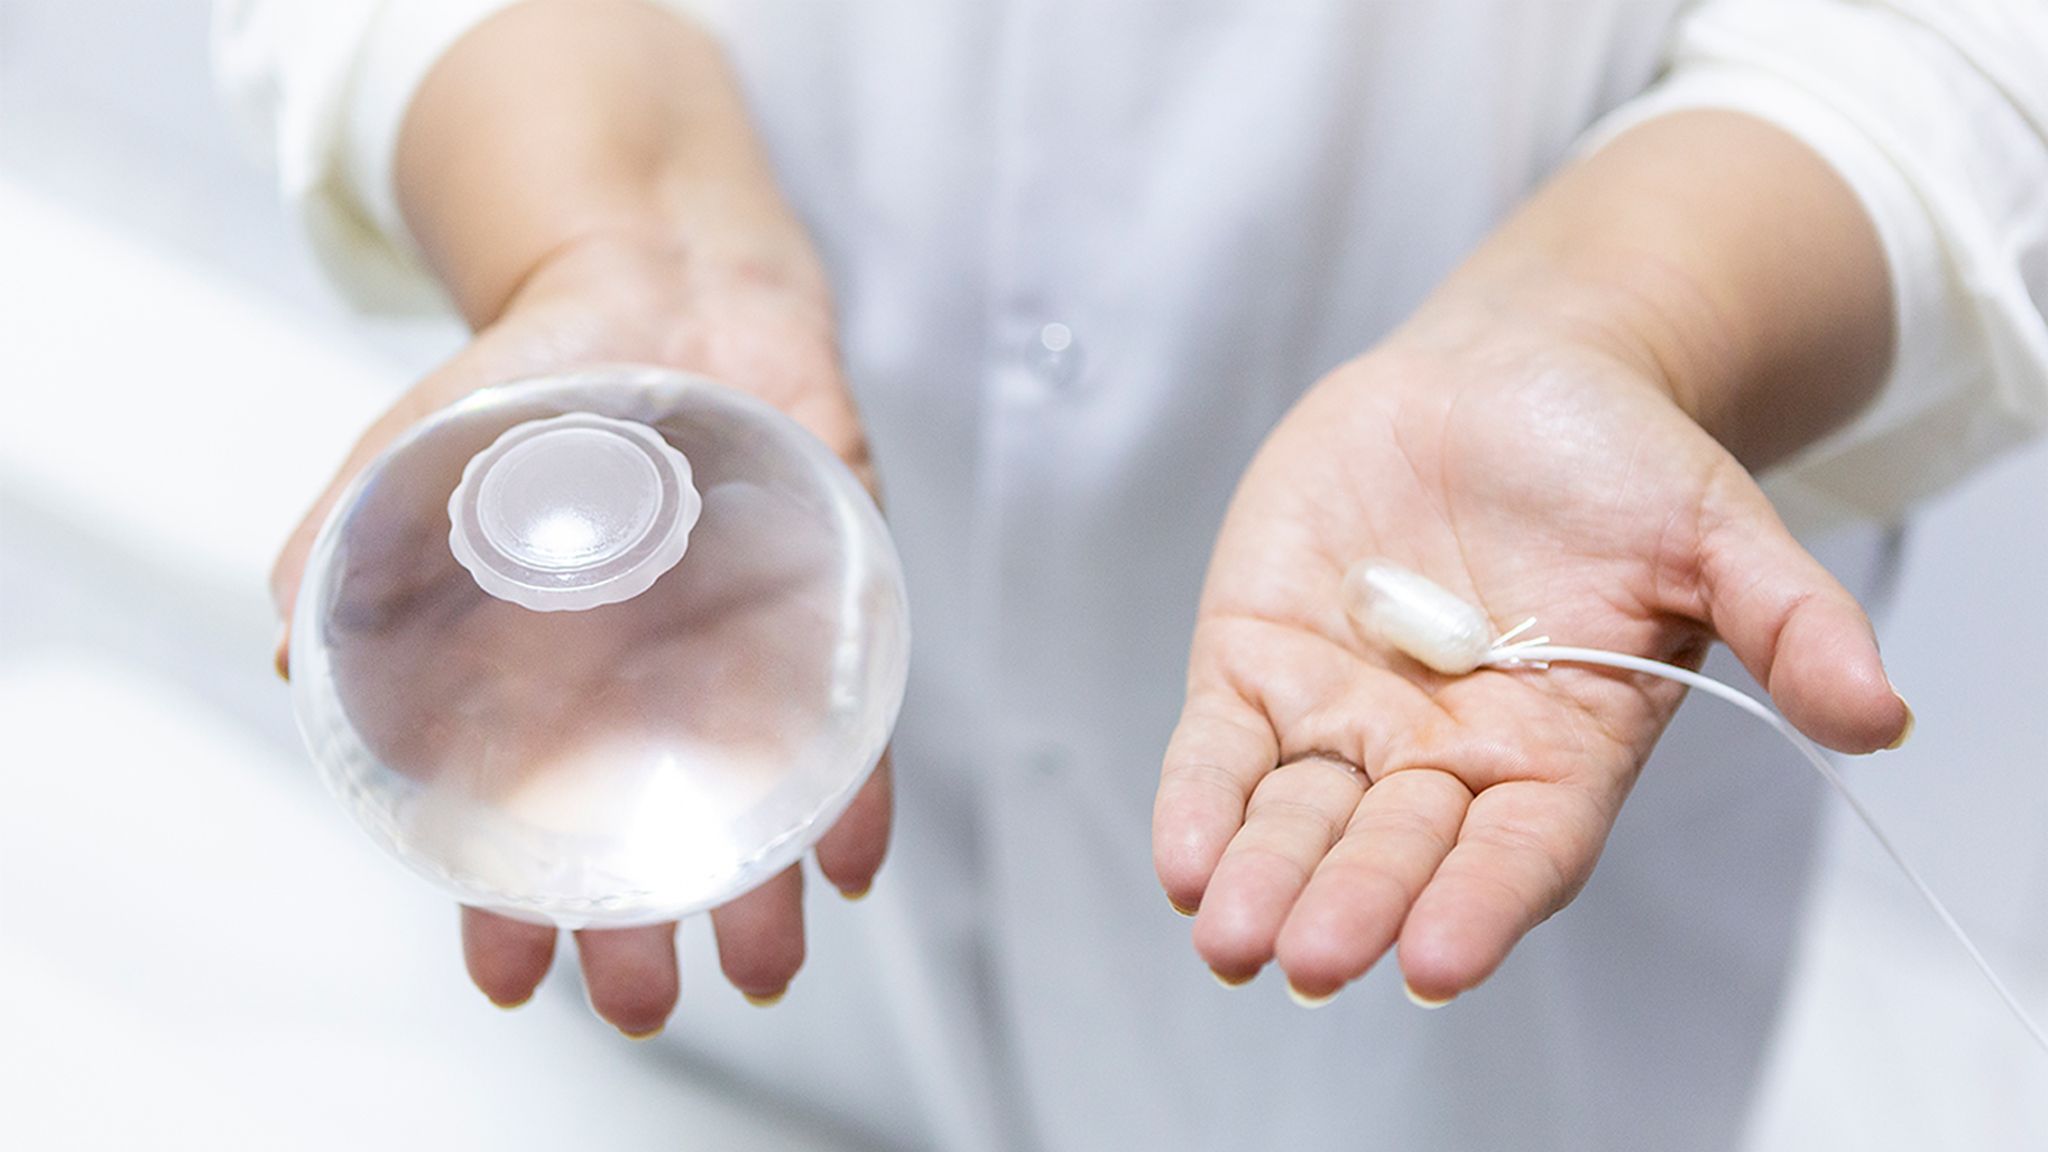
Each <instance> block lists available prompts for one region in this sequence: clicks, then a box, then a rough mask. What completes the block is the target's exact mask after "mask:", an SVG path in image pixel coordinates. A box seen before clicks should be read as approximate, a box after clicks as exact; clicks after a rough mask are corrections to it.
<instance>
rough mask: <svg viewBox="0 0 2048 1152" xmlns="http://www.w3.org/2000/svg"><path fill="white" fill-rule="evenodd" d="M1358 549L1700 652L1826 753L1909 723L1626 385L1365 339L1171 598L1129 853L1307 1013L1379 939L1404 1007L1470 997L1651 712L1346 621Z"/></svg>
mask: <svg viewBox="0 0 2048 1152" xmlns="http://www.w3.org/2000/svg"><path fill="white" fill-rule="evenodd" d="M1373 557H1378V558H1383V559H1387V560H1391V561H1393V562H1394V563H1397V564H1400V565H1403V566H1405V567H1408V568H1411V569H1413V570H1415V571H1417V572H1420V573H1423V574H1425V575H1427V576H1428V577H1430V578H1431V579H1433V580H1435V581H1436V582H1438V583H1440V584H1442V585H1444V586H1445V587H1447V588H1449V589H1451V590H1452V591H1454V592H1456V593H1457V594H1459V595H1460V596H1462V597H1465V598H1467V599H1469V600H1471V601H1472V602H1474V603H1476V604H1478V605H1480V606H1482V607H1483V608H1484V609H1485V611H1486V613H1487V614H1488V616H1489V617H1491V619H1492V620H1493V622H1494V624H1495V626H1496V627H1497V628H1502V629H1505V628H1507V627H1509V626H1512V625H1514V624H1516V623H1518V622H1520V621H1521V620H1523V619H1524V618H1526V617H1530V616H1534V617H1536V618H1538V620H1539V622H1540V625H1541V630H1542V631H1543V632H1546V633H1548V634H1549V635H1550V636H1551V637H1553V638H1554V639H1555V640H1557V641H1558V642H1560V643H1566V644H1579V645H1590V646H1597V647H1606V648H1612V649H1616V650H1619V651H1624V652H1632V653H1636V654H1640V655H1645V656H1651V657H1655V658H1658V659H1663V660H1669V661H1674V662H1680V663H1687V664H1696V663H1697V662H1698V661H1699V660H1700V658H1701V657H1702V656H1703V655H1704V652H1705V649H1706V646H1707V644H1708V642H1709V641H1710V640H1711V639H1712V638H1713V637H1714V636H1715V635H1718V636H1719V637H1721V638H1722V639H1723V640H1725V641H1726V642H1727V643H1728V644H1729V645H1730V647H1731V648H1733V649H1734V651H1735V653H1736V654H1737V656H1738V657H1740V658H1741V659H1742V660H1743V662H1744V663H1745V664H1746V665H1747V666H1748V668H1749V669H1750V670H1751V672H1752V673H1753V674H1754V675H1755V676H1756V677H1757V679H1758V681H1759V682H1760V683H1763V684H1766V685H1767V686H1768V687H1769V690H1770V692H1771V694H1772V696H1773V698H1774V699H1775V700H1776V702H1777V704H1778V705H1779V707H1780V708H1781V709H1782V710H1783V711H1784V712H1785V713H1786V715H1787V716H1788V718H1789V719H1791V720H1792V721H1793V722H1794V723H1795V724H1797V725H1798V726H1799V727H1800V728H1802V729H1804V730H1805V731H1806V732H1807V733H1808V734H1810V735H1812V736H1813V737H1814V738H1816V739H1818V740H1820V741H1821V742H1822V743H1825V744H1828V745H1830V746H1832V747H1835V748H1839V749H1843V750H1848V751H1869V750H1871V749H1874V748H1878V747H1881V746H1884V745H1886V744H1888V743H1890V742H1892V741H1893V740H1894V739H1896V738H1897V737H1898V736H1900V735H1901V733H1902V732H1903V731H1904V729H1905V727H1906V724H1907V722H1908V721H1907V715H1908V714H1907V711H1906V708H1905V705H1904V703H1903V701H1901V700H1900V699H1899V698H1898V697H1897V695H1896V694H1895V693H1894V692H1893V691H1892V689H1891V687H1890V684H1889V682H1888V681H1887V679H1886V678H1885V674H1884V671H1883V667H1882V665H1881V663H1880V661H1879V658H1878V653H1877V647H1876V643H1875V640H1874V638H1873V637H1872V634H1871V631H1870V626H1869V623H1868V621H1867V620H1866V619H1865V617H1864V615H1863V613H1862V611H1861V609H1860V608H1859V607H1858V606H1857V605H1856V603H1855V601H1854V600H1853V599H1852V598H1851V597H1850V596H1849V594H1848V593H1847V591H1846V590H1844V589H1843V588H1842V587H1841V585H1840V584H1838V583H1837V582H1836V581H1835V580H1834V579H1833V578H1832V577H1830V576H1829V575H1828V574H1827V573H1826V572H1825V571H1824V570H1823V569H1822V568H1821V567H1820V565H1819V564H1818V563H1816V562H1815V561H1814V560H1813V559H1812V558H1811V557H1810V556H1808V555H1807V554H1806V553H1805V552H1804V551H1803V550H1802V549H1801V548H1800V547H1799V545H1798V544H1797V543H1796V542H1795V541H1794V540H1793V539H1792V538H1791V536H1790V535H1789V534H1788V533H1787V532H1786V530H1785V529H1784V527H1783V525H1782V524H1781V523H1780V522H1779V520H1778V519H1777V517H1776V515H1775V514H1774V513H1773V511H1772V510H1771V507H1770V505H1769V503H1768V501H1767V500H1766V499H1765V498H1764V496H1763V494H1762V493H1761V492H1760V491H1759V490H1758V489H1757V487H1756V486H1755V484H1754V483H1753V482H1752V481H1751V479H1750V477H1749V475H1748V473H1747V472H1746V471H1745V470H1744V469H1743V467H1742V466H1741V465H1740V464H1739V463H1738V462H1737V461H1736V460H1735V459H1734V458H1733V457H1732V456H1730V455H1729V454H1728V453H1727V452H1726V451H1724V450H1723V449H1722V448H1721V446H1720V445H1719V444H1717V443H1716V442H1715V441H1714V440H1713V439H1712V438H1711V437H1710V436H1708V435H1707V434H1706V432H1704V431H1703V430H1702V429H1701V428H1700V427H1699V426H1698V425H1697V424H1695V423H1693V421H1691V420H1690V419H1689V418H1687V416H1686V415H1685V414H1684V412H1682V411H1681V410H1680V409H1679V408H1678V406H1677V405H1675V404H1674V403H1672V402H1671V400H1670V399H1668V398H1667V397H1666V396H1665V395H1664V394H1663V393H1662V392H1660V391H1659V390H1657V388H1656V387H1655V386H1654V383H1653V382H1652V381H1651V380H1649V379H1647V378H1646V377H1645V376H1644V374H1643V373H1641V372H1639V371H1637V370H1635V369H1634V368H1632V367H1630V366H1629V365H1627V364H1625V363H1624V362H1622V361H1619V360H1616V359H1613V358H1610V357H1607V356H1604V355H1601V354H1597V353H1593V352H1589V351H1584V350H1580V349H1577V348H1572V347H1568V346H1565V345H1560V344H1555V343H1549V344H1545V343H1533V344H1525V345H1523V346H1521V347H1514V346H1510V345H1508V344H1507V342H1505V341H1496V342H1493V343H1491V344H1489V345H1488V346H1486V347H1469V346H1468V347H1460V348H1454V349H1445V348H1433V349H1429V350H1420V349H1416V348H1407V349H1399V348H1391V347H1390V348H1387V349H1383V350H1381V351H1378V352H1375V353H1373V354H1371V355H1369V356H1367V357H1364V358H1362V359H1360V360H1358V361H1355V362H1353V363H1352V364H1349V365H1347V366H1345V367H1344V368H1342V369H1340V370H1339V371H1337V372H1336V373H1334V374H1332V375H1331V376H1330V377H1329V378H1327V379H1325V380H1324V381H1322V382H1321V383H1320V384H1318V385H1317V386H1316V388H1315V389H1313V390H1312V391H1311V392H1310V393H1309V394H1308V395H1307V396H1306V397H1305V398H1304V399H1303V400H1302V401H1301V403H1300V404H1299V405H1298V406H1297V407H1296V408H1295V410H1294V411H1293V412H1291V413H1290V414H1289V415H1288V416H1287V418H1286V419H1285V420H1283V421H1282V422H1281V424H1280V425H1279V426H1278V427H1277V428H1276V429H1275V430H1274V432H1273V434H1272V436H1271V437H1270V438H1269V440H1268V442H1267V443H1266V445H1265V446H1264V447H1263V448H1262V450H1261V451H1260V453H1259V455H1258V456H1257V458H1256V459H1255V460H1254V461H1253V463H1252V465H1251V467H1250V468H1249V469H1248V470H1247V472H1246V474H1245V476H1244V479H1243V481H1242V483H1241V485H1240V486H1239V489H1238V492H1237V496H1236V499H1235V500H1234V502H1233V504H1232V506H1231V510H1230V513H1229V516H1228V517H1227V519H1226V521H1225V523H1224V526H1223V530H1222V533H1221V535H1220V537H1219V539H1218V541H1217V544H1216V549H1215V554H1214V558H1213V560H1212V562H1211V566H1210V571H1209V577H1208V583H1207V586H1206V588H1205V590H1204V594H1203V598H1202V605H1201V610H1200V615H1199V619H1198V623H1197V625H1196V629H1195V636H1194V643H1193V648H1192V652H1191V656H1190V662H1189V663H1190V666H1189V671H1188V698H1187V704H1186V709H1185V711H1184V713H1183V716H1182V719H1181V722H1180V725H1179V727H1178V728H1177V729H1176V731H1175V733H1174V736H1173V739H1172V741H1171V743H1170V745H1169V747H1168V750H1167V754H1166V762H1165V767H1164V771H1163V774H1162V779H1161V784H1160V789H1159V795H1158V800H1157V805H1156V808H1155V813H1154V853H1155V858H1156V863H1157V867H1158V870H1159V874H1160V878H1161V880H1162V882H1163V883H1164V884H1165V886H1166V890H1167V894H1168V896H1169V897H1170V898H1171V899H1172V900H1173V902H1174V903H1175V904H1176V905H1178V906H1180V907H1182V908H1183V909H1191V910H1192V909H1199V912H1198V916H1197V920H1196V923H1195V932H1194V939H1195V946H1196V949H1197V950H1198V951H1199V952H1200V953H1201V955H1202V957H1203V958H1204V959H1205V960H1206V961H1207V962H1208V963H1209V965H1210V966H1211V967H1212V968H1214V969H1215V970H1216V972H1217V974H1218V975H1219V976H1220V977H1222V978H1223V979H1225V980H1227V981H1232V982H1236V981H1241V980H1244V979H1249V978H1250V977H1251V976H1252V975H1253V974H1255V973H1256V972H1257V971H1258V970H1259V969H1260V968H1261V967H1263V966H1264V965H1265V964H1266V963H1267V962H1269V961H1273V960H1276V959H1277V961H1278V963H1279V964H1280V966H1281V967H1282V968H1283V969H1284V970H1285V971H1286V974H1287V977H1288V980H1289V982H1290V984H1291V985H1292V986H1293V988H1294V989H1296V990H1297V992H1298V993H1299V994H1301V995H1303V996H1305V997H1311V998H1313V997H1321V996H1326V995H1328V994H1331V993H1334V992H1335V991H1336V990H1337V989H1339V988H1341V987H1342V986H1343V985H1344V984H1345V983H1346V982H1348V981H1350V980H1353V979H1356V978H1357V977H1359V976H1360V975H1362V974H1363V973H1364V972H1365V971H1366V970H1367V969H1368V968H1370V967H1371V966H1372V965H1373V964H1374V963H1375V962H1376V961H1377V960H1378V959H1379V958H1380V957H1381V956H1382V955H1383V954H1384V953H1385V952H1386V951H1387V950H1388V949H1389V948H1390V947H1393V946H1394V945H1395V944H1396V942H1397V941H1398V944H1399V956H1400V962H1401V966H1402V970H1403V972H1404V975H1405V977H1406V979H1407V982H1408V985H1409V987H1410V989H1411V990H1412V992H1413V993H1414V994H1415V995H1417V996H1418V997H1422V998H1425V999H1430V1000H1441V999H1447V998H1449V997H1451V996H1454V995H1456V994H1458V993H1459V992H1462V991H1464V990H1466V989H1468V988H1470V987H1472V986H1473V985H1475V984H1477V983H1479V982H1480V981H1482V980H1484V979H1485V978H1486V977H1487V976H1488V975H1489V974H1491V973H1492V972H1493V970H1494V969H1495V968H1496V967H1497V966H1498V965H1499V964H1500V962H1501V961H1502V960H1503V959H1504V958H1505V957H1506V955H1507V953H1508V951H1509V949H1510V948H1512V947H1513V945H1514V944H1515V943H1516V942H1517V941H1518V940H1519V939H1520V938H1521V937H1522V936H1523V935H1524V934H1525V933H1527V932H1528V931H1529V930H1530V929H1531V928H1533V927H1535V926H1536V925H1537V924H1538V923H1540V922H1541V921H1542V920H1543V919H1544V918H1546V917H1547V916H1549V915H1550V914H1551V913H1553V912H1555V911H1557V910H1558V909H1559V908H1560V907H1562V906H1563V905H1564V904H1565V903H1567V902H1568V901H1569V900H1570V899H1571V898H1572V896H1573V895H1574V894H1576V893H1577V891H1578V890H1579V888H1580V887H1581V885H1583V884H1584V882H1585V881H1586V878H1587V877H1588V876H1589V875H1590V873H1591V871H1592V868H1593V865H1594V862H1595V861H1596V860H1597V858H1598V856H1599V853H1600V849H1601V846H1602V845H1603V844H1604V843H1605V841H1606V837H1607V833H1608V830H1609V829H1610V828H1611V827H1612V825H1613V822H1614V820H1615V817H1616V815H1617V813H1618V812H1619V811H1620V808H1621V805H1622V801H1623V800H1624V799H1625V798H1626V796H1627V794H1628V791H1629V788H1630V786H1631V785H1632V784H1633V782H1634V780H1635V777H1636V774H1637V773H1638V771H1639V770H1640V769H1641V766H1642V764H1643V762H1644V760H1645V759H1646V758H1647V757H1648V755H1649V753H1650V749H1651V747H1652V746H1653V745H1654V743H1655V742H1656V740H1657V737H1658V735H1659V734H1660V733H1661V732H1662V730H1663V728H1664V725H1665V723H1666V722H1667V721H1668V720H1669V719H1670V717H1671V714H1672V712H1673V711H1674V710H1675V709H1676V708H1677V706H1678V703H1679V700H1680V692H1679V691H1678V690H1677V689H1675V688H1674V687H1673V686H1672V685H1670V684H1667V683H1665V682H1662V681H1654V680H1649V679H1647V678H1640V677H1632V676H1627V675H1621V674H1616V673H1612V672H1607V671H1604V670H1593V669H1585V668H1572V667H1564V666H1559V667H1556V668H1553V669H1551V670H1549V671H1548V672H1542V673H1537V672H1531V671H1499V670H1482V671H1479V672H1476V673H1473V674H1471V675H1468V676H1464V677H1457V678H1449V677H1444V676H1440V675H1437V674H1436V673H1433V672H1431V671H1429V670H1428V669H1427V668H1425V667H1423V666H1421V665H1420V664H1417V663H1415V662H1414V661H1412V660H1410V659H1408V658H1407V657H1404V656H1402V655H1401V654H1399V653H1397V652H1394V651H1391V650H1389V649H1387V648H1386V647H1385V646H1384V645H1381V644H1379V643H1377V642H1376V641H1375V640H1374V639H1373V638H1371V637H1369V636H1366V635H1363V634H1361V633H1360V632H1359V631H1358V629H1357V627H1356V625H1354V624H1353V623H1352V622H1351V620H1350V619H1349V618H1348V617H1347V615H1346V612H1345V609H1344V602H1343V597H1342V593H1341V583H1342V579H1343V576H1344V572H1345V570H1346V569H1347V568H1349V567H1350V566H1351V565H1353V564H1354V563H1356V562H1358V561H1359V560H1362V559H1367V558H1373Z"/></svg>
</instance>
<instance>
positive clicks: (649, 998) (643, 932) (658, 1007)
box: [576, 921, 679, 1040]
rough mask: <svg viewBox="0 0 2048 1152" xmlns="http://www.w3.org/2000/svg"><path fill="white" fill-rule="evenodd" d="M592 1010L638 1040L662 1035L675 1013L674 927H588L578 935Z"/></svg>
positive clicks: (668, 925)
mask: <svg viewBox="0 0 2048 1152" xmlns="http://www.w3.org/2000/svg"><path fill="white" fill-rule="evenodd" d="M576 951H577V952H578V953H580V954H581V955H582V958H583V987H584V990H585V991H587V992H588V993H589V994H590V1007H591V1010H592V1011H594V1012H596V1013H597V1014H598V1015H599V1016H601V1017H603V1018H604V1019H605V1020H606V1021H608V1022H609V1023H610V1024H611V1026H612V1027H614V1028H617V1029H618V1030H619V1031H621V1032H624V1033H625V1034H626V1035H628V1036H630V1037H632V1038H633V1039H635V1040H644V1039H646V1038H647V1037H649V1036H652V1035H654V1034H655V1033H657V1032H659V1031H661V1029H662V1026H663V1025H664V1024H666V1023H667V1022H668V1014H669V1013H670V1012H673V1011H675V1007H676V994H677V992H678V990H679V978H678V974H677V972H676V926H675V923H674V922H673V921H670V922H669V923H667V924H650V925H647V926H646V927H643V928H585V929H584V930H582V931H581V932H578V933H576Z"/></svg>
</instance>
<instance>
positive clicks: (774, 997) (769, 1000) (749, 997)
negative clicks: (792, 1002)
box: [740, 984, 789, 1008]
mask: <svg viewBox="0 0 2048 1152" xmlns="http://www.w3.org/2000/svg"><path fill="white" fill-rule="evenodd" d="M740 995H741V996H742V997H743V998H745V1000H746V1002H747V1003H749V1004H752V1005H753V1006H754V1007H756V1008H773V1007H775V1006H776V1005H777V1004H780V1003H782V998H783V997H784V996H787V995H789V985H787V984H785V985H783V986H782V987H781V988H779V989H777V990H776V991H774V992H770V993H769V994H768V995H766V996H756V995H754V994H753V993H752V992H742V993H740Z"/></svg>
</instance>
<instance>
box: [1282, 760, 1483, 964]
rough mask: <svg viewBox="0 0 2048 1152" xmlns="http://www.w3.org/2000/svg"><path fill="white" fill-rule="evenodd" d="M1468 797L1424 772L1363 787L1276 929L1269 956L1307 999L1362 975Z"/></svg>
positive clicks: (1403, 914) (1444, 775) (1452, 831)
mask: <svg viewBox="0 0 2048 1152" xmlns="http://www.w3.org/2000/svg"><path fill="white" fill-rule="evenodd" d="M1471 802H1472V793H1471V791H1470V790H1469V789H1467V788H1466V787H1465V785H1464V784H1463V783H1461V782H1460V781H1459V780H1458V778H1457V777H1455V776H1453V775H1451V774H1450V773H1448V772H1439V771H1436V770H1434V769H1427V768H1425V769H1417V770H1414V771H1406V772H1395V773H1392V774H1391V775H1388V776H1386V777H1385V778H1383V779H1381V780H1379V781H1377V782H1375V783H1374V784H1373V785H1372V787H1370V788H1367V789H1366V790H1365V796H1364V798H1363V799H1361V800H1360V801H1359V802H1358V808H1357V810H1356V811H1355V812H1354V813H1353V814H1352V817H1351V822H1350V824H1349V825H1348V826H1347V827H1346V828H1345V829H1344V835H1343V837H1342V838H1341V839H1339V840H1338V841H1337V843H1336V846H1335V847H1333V848H1331V849H1330V851H1329V853H1328V854H1327V855H1325V856H1324V857H1323V861H1322V863H1321V864H1320V865H1318V866H1317V867H1316V871H1315V875H1314V876H1313V877H1311V878H1310V879H1309V882H1308V887H1307V888H1306V889H1305V890H1304V891H1303V892H1302V894H1301V898H1300V899H1299V900H1297V901H1295V904H1294V910H1293V911H1292V912H1290V913H1288V915H1287V920H1286V923H1285V924H1284V925H1282V927H1281V929H1280V937H1279V941H1278V943H1277V944H1276V946H1275V949H1274V955H1275V956H1276V958H1277V959H1278V960H1279V962H1280V967H1281V968H1283V969H1285V970H1286V972H1287V982H1288V983H1289V984H1290V985H1292V986H1293V987H1294V988H1295V989H1296V990H1297V991H1299V992H1300V993H1302V994H1303V995H1305V996H1308V997H1311V998H1321V997H1326V996H1330V995H1333V994H1335V993H1336V991H1337V990H1338V989H1340V988H1342V987H1343V986H1344V985H1346V984H1348V983H1350V982H1351V981H1353V980H1356V979H1358V978H1359V977H1360V976H1363V975H1365V972H1366V969H1368V968H1371V967H1372V966H1373V964H1375V963H1376V962H1378V960H1379V958H1380V957H1381V956H1382V955H1384V954H1385V953H1386V951H1387V949H1388V948H1390V947H1392V946H1393V943H1394V940H1395V938H1396V937H1397V936H1399V935H1400V932H1401V923H1402V921H1403V920H1405V919H1406V918H1407V916H1408V909H1409V907H1410V906H1411V905H1413V904H1414V903H1415V898H1416V897H1417V896H1419V895H1420V894H1421V893H1422V890H1423V887H1424V886H1425V885H1427V884H1428V883H1429V879H1430V877H1431V876H1433V875H1435V874H1436V870H1437V866H1438V865H1439V864H1442V863H1443V860H1444V857H1445V856H1446V855H1447V854H1449V852H1450V851H1451V846H1452V844H1454V843H1455V842H1456V841H1457V838H1458V827H1459V824H1460V823H1461V822H1462V821H1463V820H1464V818H1465V810H1466V807H1467V806H1468V805H1470V804H1471Z"/></svg>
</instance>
